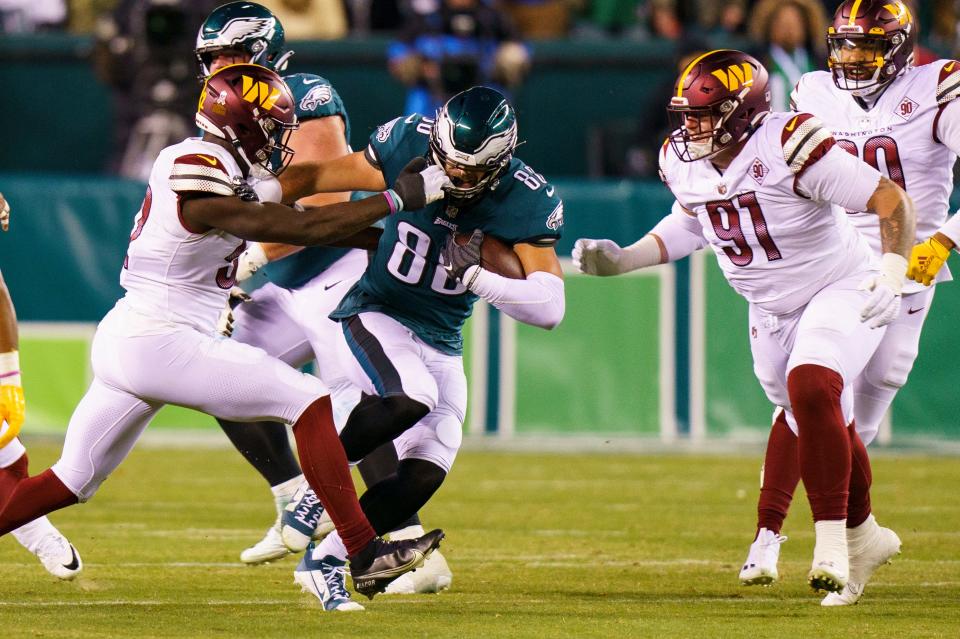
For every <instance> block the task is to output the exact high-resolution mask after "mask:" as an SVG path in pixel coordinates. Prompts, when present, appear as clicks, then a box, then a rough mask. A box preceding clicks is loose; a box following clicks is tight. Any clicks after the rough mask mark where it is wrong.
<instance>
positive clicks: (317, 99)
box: [264, 73, 350, 289]
mask: <svg viewBox="0 0 960 639" xmlns="http://www.w3.org/2000/svg"><path fill="white" fill-rule="evenodd" d="M283 79H284V81H285V82H286V83H287V86H289V87H290V91H292V92H293V99H294V102H295V103H296V113H297V120H299V121H300V122H304V121H306V120H312V119H313V118H326V117H331V116H340V117H341V118H343V124H344V127H345V129H346V131H345V132H346V136H347V141H348V142H349V140H350V118H348V117H347V109H346V107H344V106H343V100H341V99H340V95H339V94H338V93H337V91H336V89H334V88H333V85H331V84H330V82H329V81H327V80H325V79H324V78H321V77H320V76H319V75H312V74H309V73H295V74H293V75H288V76H286V77H284V78H283ZM349 250H350V249H346V248H329V247H325V246H314V247H308V248H305V249H303V250H302V251H298V252H296V253H294V254H293V255H290V256H288V257H285V258H283V259H281V260H277V261H276V262H270V263H269V264H267V266H266V267H264V268H265V271H266V274H267V277H268V278H269V279H270V281H271V282H273V283H274V284H276V285H277V286H280V287H282V288H288V289H293V288H299V287H301V286H303V285H304V284H306V283H307V282H309V281H310V280H312V279H313V278H315V277H316V276H317V275H319V274H320V273H322V272H323V271H325V270H326V269H327V268H329V267H330V265H331V264H333V263H334V262H336V261H337V260H339V259H340V258H341V257H343V256H344V255H346V254H347V252H348V251H349Z"/></svg>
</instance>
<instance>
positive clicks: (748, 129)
mask: <svg viewBox="0 0 960 639" xmlns="http://www.w3.org/2000/svg"><path fill="white" fill-rule="evenodd" d="M769 112H770V90H769V88H768V86H767V70H766V69H764V68H763V65H762V64H760V63H759V62H757V61H756V60H755V59H754V58H753V57H751V56H749V55H747V54H746V53H743V52H741V51H734V50H732V49H721V50H719V51H711V52H709V53H705V54H703V55H701V56H700V57H698V58H696V59H694V60H693V62H691V63H690V64H689V65H687V68H686V69H684V70H683V73H681V74H680V77H679V78H678V79H677V84H676V86H675V87H674V91H673V97H672V98H671V99H670V104H669V105H668V106H667V114H668V115H669V117H670V126H671V129H672V130H673V133H671V134H670V144H671V145H672V146H673V150H674V151H675V152H676V153H677V156H678V157H679V158H680V159H681V160H683V161H684V162H693V161H695V160H701V159H703V158H708V157H711V156H713V155H716V154H717V153H719V152H720V151H722V150H724V149H726V148H729V147H731V146H733V145H735V144H738V143H740V142H742V141H744V140H746V139H747V138H749V137H750V136H751V135H753V132H754V131H756V130H757V127H758V126H760V123H761V122H762V121H763V119H764V118H765V117H766V115H767V113H769Z"/></svg>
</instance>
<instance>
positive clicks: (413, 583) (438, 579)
mask: <svg viewBox="0 0 960 639" xmlns="http://www.w3.org/2000/svg"><path fill="white" fill-rule="evenodd" d="M451 583H453V573H452V572H450V566H448V565H447V560H446V559H445V558H444V556H443V555H441V554H440V551H439V550H434V551H433V553H432V554H431V555H430V556H429V557H427V560H426V561H425V562H423V565H422V566H420V567H419V568H417V569H416V570H415V571H413V572H408V573H405V574H403V575H400V576H399V577H397V578H396V579H395V580H394V581H393V582H391V583H390V585H389V586H387V589H386V590H384V591H383V594H385V595H417V594H436V593H439V592H441V591H443V590H447V589H448V588H449V587H450V584H451Z"/></svg>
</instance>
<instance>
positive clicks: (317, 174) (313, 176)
mask: <svg viewBox="0 0 960 639" xmlns="http://www.w3.org/2000/svg"><path fill="white" fill-rule="evenodd" d="M280 184H281V185H282V186H283V201H284V202H296V201H297V200H299V199H301V198H304V197H307V196H309V195H313V194H314V193H336V192H338V191H382V190H383V189H385V188H386V186H387V185H386V183H385V182H384V179H383V174H382V173H381V172H380V170H379V169H378V168H376V167H374V166H373V165H372V164H370V162H369V161H368V160H367V158H366V156H365V155H364V152H363V151H357V152H355V153H351V154H350V155H345V156H343V157H341V158H337V159H336V160H331V161H329V162H303V163H300V164H293V165H291V166H289V167H287V170H286V171H284V172H283V173H282V174H281V175H280Z"/></svg>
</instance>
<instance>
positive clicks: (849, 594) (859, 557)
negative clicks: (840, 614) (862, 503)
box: [820, 515, 900, 606]
mask: <svg viewBox="0 0 960 639" xmlns="http://www.w3.org/2000/svg"><path fill="white" fill-rule="evenodd" d="M870 517H871V520H870V523H871V524H872V527H873V528H874V529H875V530H872V531H870V533H868V534H869V538H868V539H867V540H864V541H863V542H862V543H859V544H855V543H853V542H851V543H849V544H848V549H849V552H850V579H849V580H848V581H847V585H846V586H844V588H843V590H842V591H840V592H831V593H829V594H828V595H827V596H826V597H824V598H823V600H822V601H821V602H820V605H821V606H852V605H854V604H856V603H857V602H859V601H860V597H862V596H863V590H864V588H865V587H866V585H867V582H868V581H870V577H872V576H873V573H874V572H875V571H876V570H877V568H879V567H880V566H882V565H883V564H888V563H890V560H891V559H893V558H894V557H896V556H897V555H899V554H900V537H898V536H897V533H895V532H893V531H892V530H890V529H889V528H882V527H880V526H877V525H876V522H875V521H873V519H872V518H873V515H871V516H870ZM848 534H849V533H848Z"/></svg>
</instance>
